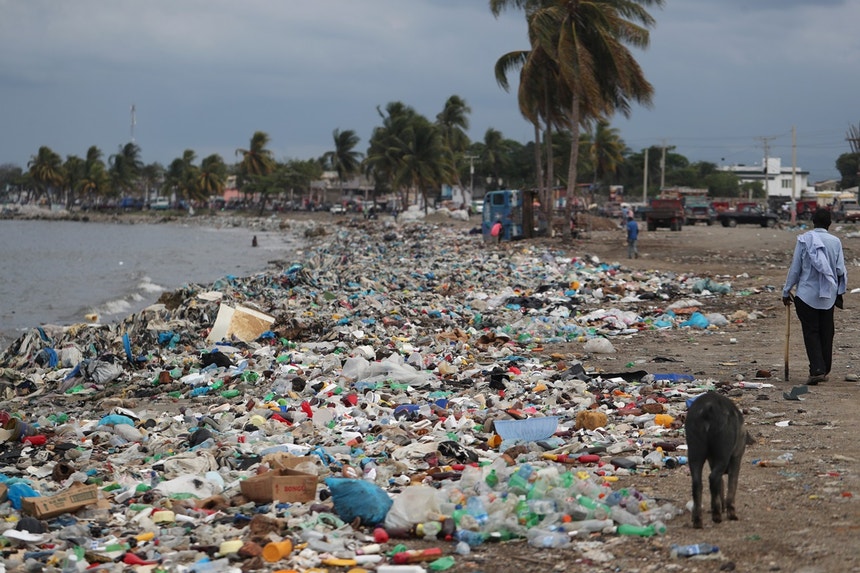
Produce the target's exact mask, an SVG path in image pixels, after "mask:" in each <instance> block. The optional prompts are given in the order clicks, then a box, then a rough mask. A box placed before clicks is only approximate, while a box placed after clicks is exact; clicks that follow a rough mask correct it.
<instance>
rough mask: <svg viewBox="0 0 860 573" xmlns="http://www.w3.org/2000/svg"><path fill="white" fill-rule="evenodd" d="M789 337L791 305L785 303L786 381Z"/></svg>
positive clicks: (786, 375)
mask: <svg viewBox="0 0 860 573" xmlns="http://www.w3.org/2000/svg"><path fill="white" fill-rule="evenodd" d="M790 338H791V305H789V304H787V305H785V381H786V382H788V341H789V339H790Z"/></svg>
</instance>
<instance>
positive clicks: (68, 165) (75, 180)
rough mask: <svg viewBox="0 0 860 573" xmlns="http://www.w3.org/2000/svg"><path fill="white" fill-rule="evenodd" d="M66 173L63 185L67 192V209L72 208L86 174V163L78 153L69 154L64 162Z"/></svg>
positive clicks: (64, 171)
mask: <svg viewBox="0 0 860 573" xmlns="http://www.w3.org/2000/svg"><path fill="white" fill-rule="evenodd" d="M63 173H64V175H65V177H64V179H65V180H64V182H63V187H64V189H65V192H66V209H67V210H71V208H72V205H73V204H74V202H75V193H77V192H79V191H80V188H81V183H82V182H83V180H84V176H85V175H86V163H85V162H84V160H83V159H81V158H80V157H78V156H77V155H69V156H68V157H66V161H65V163H63Z"/></svg>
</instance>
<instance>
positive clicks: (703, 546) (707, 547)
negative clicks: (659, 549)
mask: <svg viewBox="0 0 860 573" xmlns="http://www.w3.org/2000/svg"><path fill="white" fill-rule="evenodd" d="M719 551H720V548H719V547H717V546H716V545H711V544H710V543H696V544H694V545H672V548H671V555H672V557H692V556H693V555H709V554H711V553H718V552H719Z"/></svg>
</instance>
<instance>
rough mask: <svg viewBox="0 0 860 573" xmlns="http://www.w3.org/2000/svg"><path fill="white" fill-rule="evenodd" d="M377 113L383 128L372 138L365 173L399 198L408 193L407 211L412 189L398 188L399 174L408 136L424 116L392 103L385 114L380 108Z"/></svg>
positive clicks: (374, 131) (365, 163) (376, 128)
mask: <svg viewBox="0 0 860 573" xmlns="http://www.w3.org/2000/svg"><path fill="white" fill-rule="evenodd" d="M376 112H377V113H378V114H379V116H380V117H381V118H382V125H381V126H377V127H375V128H374V129H373V133H372V134H371V136H370V143H369V146H368V148H367V156H366V158H365V160H364V170H365V173H366V174H367V175H368V176H369V177H372V178H373V179H374V180H375V181H377V182H382V183H384V184H387V185H388V186H390V188H391V190H392V191H394V192H397V193H398V194H400V192H401V191H405V197H403V206H404V207H406V206H408V205H409V187H405V188H400V187H398V183H399V182H398V178H397V174H398V171H399V169H400V164H401V161H402V158H403V155H404V152H405V148H406V145H407V144H406V142H407V141H408V140H409V138H410V137H411V136H410V134H409V133H408V132H409V130H410V129H411V127H412V124H413V123H414V122H415V121H417V120H418V118H420V117H422V116H420V115H419V114H418V113H417V112H416V111H415V110H414V109H413V108H411V107H409V106H407V105H406V104H404V103H402V102H390V103H388V105H386V106H385V112H383V111H382V110H381V109H380V108H376Z"/></svg>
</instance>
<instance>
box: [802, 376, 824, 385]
mask: <svg viewBox="0 0 860 573" xmlns="http://www.w3.org/2000/svg"><path fill="white" fill-rule="evenodd" d="M826 380H827V375H826V374H815V375H813V376H810V377H809V378H807V380H806V383H807V384H808V385H809V386H818V383H819V382H825V381H826Z"/></svg>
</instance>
